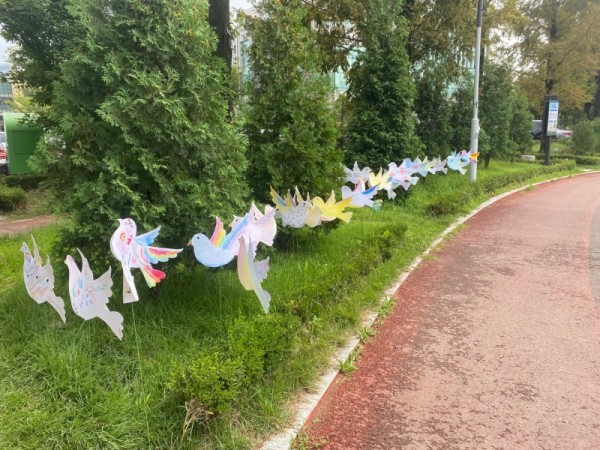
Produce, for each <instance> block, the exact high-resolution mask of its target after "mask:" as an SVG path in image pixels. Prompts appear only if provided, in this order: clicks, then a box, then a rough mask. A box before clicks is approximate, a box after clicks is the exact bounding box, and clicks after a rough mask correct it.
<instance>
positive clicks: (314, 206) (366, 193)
mask: <svg viewBox="0 0 600 450" xmlns="http://www.w3.org/2000/svg"><path fill="white" fill-rule="evenodd" d="M477 155H478V154H477V153H472V152H467V151H462V152H460V153H457V152H455V153H453V154H452V155H450V156H449V157H448V158H446V159H445V160H441V159H439V158H436V159H433V160H427V159H426V160H425V161H421V160H420V159H419V158H417V159H415V160H414V161H411V160H410V159H405V160H404V161H403V162H402V164H400V165H399V166H398V165H396V164H395V163H390V164H389V167H388V170H387V171H385V172H383V171H382V170H381V169H380V170H379V172H378V173H377V174H375V173H374V172H372V171H371V169H369V168H368V167H365V168H363V169H360V168H359V167H358V164H357V163H354V168H353V169H348V168H346V167H344V171H345V174H346V177H345V181H346V182H349V183H352V184H354V189H351V188H349V187H348V186H343V187H342V189H341V193H342V200H340V201H336V198H335V193H334V192H332V193H331V195H330V196H329V198H328V199H327V200H326V201H325V200H323V199H322V198H320V197H314V198H312V199H311V198H310V196H309V195H307V198H306V199H304V198H302V196H301V194H300V192H299V191H298V189H296V190H295V193H294V195H292V194H291V193H290V192H289V191H288V193H287V194H286V195H285V196H284V197H281V196H280V195H279V194H277V192H275V191H274V190H273V189H271V197H272V199H273V202H274V203H275V208H273V207H271V206H269V205H267V206H266V207H265V210H264V213H262V212H261V211H260V210H259V209H258V208H257V207H256V206H255V205H254V203H252V206H251V207H250V210H249V211H248V213H246V214H245V215H244V216H243V217H237V216H234V218H233V221H232V223H231V226H230V228H231V230H230V231H229V233H227V231H226V230H225V228H224V226H223V222H222V221H221V220H220V219H219V218H218V217H217V218H216V225H215V229H214V231H213V233H212V236H211V237H210V238H208V237H207V236H205V235H204V234H200V233H199V234H196V235H194V237H193V238H192V239H191V241H190V242H189V244H190V245H192V247H193V249H194V255H195V257H196V259H197V260H198V261H199V262H200V263H201V264H203V265H204V266H206V267H213V268H215V267H221V266H224V265H226V264H228V263H230V262H231V261H232V260H233V259H234V258H236V257H237V272H238V277H239V280H240V283H241V284H242V286H243V287H244V288H245V289H246V290H253V291H254V292H255V294H256V296H257V297H258V299H259V301H260V303H261V305H262V307H263V309H264V311H265V312H266V313H268V312H269V305H270V303H271V296H270V294H269V293H268V292H267V291H265V290H264V289H263V288H262V282H263V281H264V280H265V278H266V277H267V272H268V271H269V258H266V259H264V260H262V261H255V255H256V251H257V248H258V245H259V244H261V243H262V244H264V245H268V246H272V245H273V240H274V238H275V234H276V233H277V223H276V221H275V218H276V217H278V218H280V219H281V221H282V224H283V226H288V227H293V228H301V227H304V226H308V227H316V226H318V225H319V224H321V223H322V222H331V221H333V220H336V219H339V220H342V221H344V222H349V221H350V219H351V217H352V212H349V211H347V209H352V208H362V207H364V206H368V207H372V208H375V209H377V208H378V207H380V205H381V200H379V201H377V200H373V197H374V196H375V195H376V194H377V193H378V192H379V191H386V192H387V195H388V198H390V199H391V198H394V197H395V196H396V194H395V192H394V190H395V189H396V188H398V187H400V186H401V187H402V188H403V189H405V190H407V189H408V188H409V187H410V186H413V185H415V184H416V183H417V182H418V180H419V178H418V177H417V175H420V176H422V177H424V176H426V175H427V174H435V173H437V172H443V173H447V171H448V169H451V170H456V171H459V172H460V173H461V174H464V173H465V172H466V170H465V167H466V166H467V165H468V164H469V163H470V162H476V161H477ZM367 184H368V187H367ZM159 231H160V227H158V228H156V229H154V230H152V231H150V232H148V233H145V234H141V235H138V234H137V227H136V224H135V222H134V221H133V220H132V219H119V227H118V228H117V229H116V230H115V232H114V233H113V235H112V237H111V239H110V249H111V252H112V254H113V256H114V257H115V258H116V259H117V260H118V261H119V262H120V263H121V267H122V269H123V302H124V303H130V302H135V301H138V300H139V295H138V292H137V289H136V286H135V283H134V278H133V275H132V273H131V271H132V269H140V271H141V272H142V275H143V276H144V279H145V280H146V283H147V284H148V286H149V287H154V286H156V284H157V283H159V282H160V281H161V280H162V279H164V278H165V273H164V272H162V271H161V270H158V269H155V268H154V267H153V264H157V263H158V262H166V261H167V260H169V259H171V258H175V257H176V256H177V254H178V253H179V252H181V251H182V250H183V249H172V248H160V247H154V246H153V245H152V244H153V243H154V240H155V239H156V237H157V236H158V233H159ZM32 240H33V253H32V252H31V250H30V249H29V246H28V245H27V244H26V243H25V242H24V243H23V245H22V247H21V251H22V252H23V254H24V257H25V260H24V264H23V278H24V280H25V287H26V289H27V293H28V294H29V295H30V296H31V297H32V298H33V299H34V300H35V301H36V302H37V303H38V304H41V303H49V304H50V305H51V306H52V307H53V308H54V309H55V310H56V312H57V313H58V314H59V316H60V317H61V319H62V320H63V321H64V322H66V315H65V304H64V301H63V299H62V298H60V297H58V296H56V295H55V293H54V273H53V270H52V265H51V264H50V258H49V257H48V258H47V261H46V264H43V261H42V259H41V257H40V254H39V250H38V247H37V244H36V242H35V239H34V238H33V236H32ZM78 251H79V250H78ZM79 254H80V256H81V269H80V268H79V267H78V265H77V263H76V262H75V260H74V259H73V257H72V256H70V255H68V256H67V257H66V259H65V264H66V265H67V267H68V269H69V297H70V300H71V306H72V308H73V311H74V312H75V314H77V315H78V316H79V317H81V318H82V319H84V320H89V319H93V318H99V319H101V320H103V321H104V322H105V323H106V324H107V325H108V326H109V327H110V329H111V330H112V331H113V332H114V334H115V335H116V336H117V337H118V338H119V339H122V338H123V316H122V315H121V314H120V313H118V312H116V311H110V310H109V309H108V302H109V298H110V297H111V295H112V285H113V281H112V277H111V269H110V268H109V269H108V270H107V271H106V272H105V273H104V274H102V275H101V276H100V277H98V278H94V275H93V273H92V270H91V268H90V265H89V263H88V261H87V259H86V258H85V256H84V255H83V253H81V251H79Z"/></svg>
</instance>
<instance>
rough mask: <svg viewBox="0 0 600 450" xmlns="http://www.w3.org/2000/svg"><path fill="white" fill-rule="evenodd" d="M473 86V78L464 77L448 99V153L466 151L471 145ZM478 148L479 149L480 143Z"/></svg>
mask: <svg viewBox="0 0 600 450" xmlns="http://www.w3.org/2000/svg"><path fill="white" fill-rule="evenodd" d="M473 86H474V84H473V78H472V77H470V76H468V75H465V77H464V78H463V79H462V80H461V81H460V82H459V83H458V85H457V86H456V88H455V89H454V92H453V93H452V96H451V97H450V123H451V124H452V133H451V135H450V139H449V143H450V151H459V150H468V149H469V146H470V145H471V119H472V118H473ZM482 131H484V132H485V130H482ZM480 136H481V135H480ZM480 141H481V139H480ZM479 147H480V148H481V142H480V143H479Z"/></svg>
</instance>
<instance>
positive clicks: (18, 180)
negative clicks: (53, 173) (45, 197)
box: [0, 173, 46, 190]
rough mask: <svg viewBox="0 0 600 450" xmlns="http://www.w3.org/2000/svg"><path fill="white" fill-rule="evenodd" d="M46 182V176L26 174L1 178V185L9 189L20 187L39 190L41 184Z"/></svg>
mask: <svg viewBox="0 0 600 450" xmlns="http://www.w3.org/2000/svg"><path fill="white" fill-rule="evenodd" d="M45 180H46V175H41V174H33V173H32V174H26V175H6V176H0V184H5V185H6V186H9V187H20V188H21V189H25V190H30V189H37V188H38V187H39V186H40V183H42V182H43V181H45Z"/></svg>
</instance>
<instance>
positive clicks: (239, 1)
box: [229, 0, 251, 8]
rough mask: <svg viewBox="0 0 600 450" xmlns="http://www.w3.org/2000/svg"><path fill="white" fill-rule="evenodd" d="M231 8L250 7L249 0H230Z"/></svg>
mask: <svg viewBox="0 0 600 450" xmlns="http://www.w3.org/2000/svg"><path fill="white" fill-rule="evenodd" d="M229 6H230V7H231V8H250V6H251V5H250V2H249V0H229Z"/></svg>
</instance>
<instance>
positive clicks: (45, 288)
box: [21, 236, 67, 322]
mask: <svg viewBox="0 0 600 450" xmlns="http://www.w3.org/2000/svg"><path fill="white" fill-rule="evenodd" d="M31 240H32V241H33V255H32V254H31V251H30V250H29V246H28V245H27V243H25V242H23V245H22V246H21V252H23V256H24V257H25V259H24V261H23V279H24V281H25V289H27V293H28V294H29V296H30V297H31V298H32V299H33V300H35V302H36V303H37V304H40V305H41V304H42V303H49V304H50V306H52V307H53V308H54V309H55V310H56V312H57V313H58V315H59V316H60V318H61V319H62V321H63V322H66V321H67V318H66V316H65V302H64V300H63V299H62V298H60V297H57V296H56V294H54V271H53V270H52V265H51V264H50V257H49V256H48V257H47V259H46V264H45V265H42V258H41V257H40V252H39V250H38V246H37V244H36V242H35V239H34V237H33V236H31Z"/></svg>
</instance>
